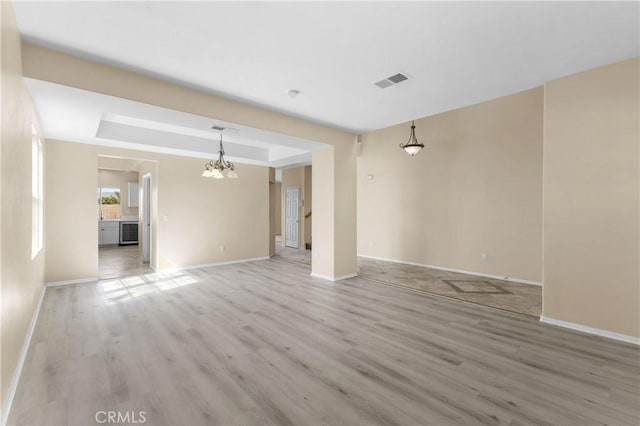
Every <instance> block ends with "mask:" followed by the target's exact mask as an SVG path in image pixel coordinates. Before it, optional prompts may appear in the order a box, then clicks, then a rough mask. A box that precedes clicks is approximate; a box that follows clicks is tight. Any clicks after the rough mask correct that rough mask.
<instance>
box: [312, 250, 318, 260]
mask: <svg viewBox="0 0 640 426" xmlns="http://www.w3.org/2000/svg"><path fill="white" fill-rule="evenodd" d="M313 256H314V257H315V258H316V259H317V258H319V257H320V253H318V252H317V251H314V252H313Z"/></svg>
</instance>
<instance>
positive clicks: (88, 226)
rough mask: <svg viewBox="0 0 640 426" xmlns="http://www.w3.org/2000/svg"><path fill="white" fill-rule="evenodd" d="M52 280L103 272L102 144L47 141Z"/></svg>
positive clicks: (47, 274) (47, 241)
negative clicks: (99, 214) (100, 254)
mask: <svg viewBox="0 0 640 426" xmlns="http://www.w3.org/2000/svg"><path fill="white" fill-rule="evenodd" d="M45 147H46V150H47V155H46V157H45V168H46V174H45V176H46V182H47V184H46V186H45V194H44V195H45V222H46V229H47V232H46V233H45V245H46V247H47V261H46V270H45V280H46V282H58V281H67V280H79V279H89V278H96V277H97V276H98V222H97V220H96V203H95V198H96V185H97V182H98V155H97V152H96V147H93V146H90V145H84V144H72V143H64V142H57V141H52V140H47V141H46V143H45Z"/></svg>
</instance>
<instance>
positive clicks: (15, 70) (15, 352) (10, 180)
mask: <svg viewBox="0 0 640 426" xmlns="http://www.w3.org/2000/svg"><path fill="white" fill-rule="evenodd" d="M1 15H2V36H1V43H2V56H1V69H2V76H1V78H0V80H1V90H2V96H0V97H1V99H2V110H1V115H2V117H1V119H2V129H1V138H2V145H1V147H0V173H1V179H0V181H1V184H0V199H1V200H2V201H1V203H0V205H1V207H0V296H1V297H0V299H1V300H2V302H1V304H2V307H1V314H0V315H1V319H0V323H1V330H0V333H1V334H0V369H1V371H0V376H1V386H0V404H2V415H3V420H4V418H5V416H6V406H5V403H6V402H7V401H6V398H7V391H8V389H9V386H10V383H11V380H12V378H13V375H14V374H15V371H16V366H17V363H18V357H19V354H20V350H21V349H22V346H23V344H24V341H25V338H26V335H27V331H28V328H29V324H30V322H31V319H32V318H33V314H34V312H35V309H36V305H37V302H38V299H39V296H40V294H41V293H42V288H43V272H44V256H45V252H44V250H43V251H41V252H40V253H39V254H38V255H37V256H36V257H35V258H34V259H31V232H32V231H31V126H32V123H35V124H36V126H37V117H36V114H35V111H34V108H33V105H32V102H31V99H30V96H29V94H28V92H27V90H26V87H25V85H24V82H23V78H22V60H21V52H20V35H19V33H18V29H17V26H16V21H15V16H14V13H13V8H12V5H11V3H10V2H5V1H3V2H2V3H1Z"/></svg>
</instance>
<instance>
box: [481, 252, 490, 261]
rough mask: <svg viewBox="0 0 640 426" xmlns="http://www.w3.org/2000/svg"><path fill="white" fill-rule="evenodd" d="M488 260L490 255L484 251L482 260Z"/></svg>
mask: <svg viewBox="0 0 640 426" xmlns="http://www.w3.org/2000/svg"><path fill="white" fill-rule="evenodd" d="M487 260H489V255H488V254H487V253H482V261H483V262H486V261H487Z"/></svg>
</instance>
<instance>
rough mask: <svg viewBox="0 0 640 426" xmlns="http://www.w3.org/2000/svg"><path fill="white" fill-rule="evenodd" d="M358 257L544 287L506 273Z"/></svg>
mask: <svg viewBox="0 0 640 426" xmlns="http://www.w3.org/2000/svg"><path fill="white" fill-rule="evenodd" d="M358 257H364V258H365V259H373V260H383V261H385V262H393V263H402V264H404V265H412V266H419V267H421V268H431V269H437V270H439V271H447V272H457V273H459V274H467V275H474V276H476V277H485V278H492V279H495V280H503V281H511V282H514V283H520V284H528V285H536V286H538V287H542V283H540V282H538V281H530V280H523V279H520V278H513V277H507V276H504V275H492V274H484V273H482V272H474V271H465V270H464V269H453V268H445V267H443V266H435V265H426V264H424V263H414V262H406V261H404V260H395V259H385V258H383V257H375V256H366V255H364V254H359V255H358Z"/></svg>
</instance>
